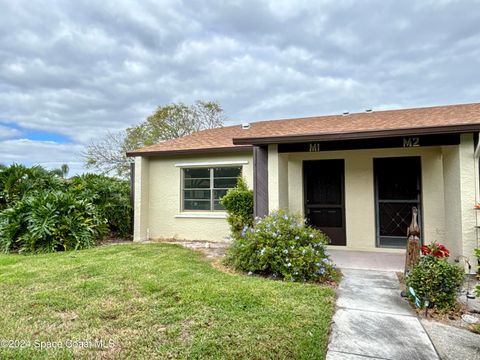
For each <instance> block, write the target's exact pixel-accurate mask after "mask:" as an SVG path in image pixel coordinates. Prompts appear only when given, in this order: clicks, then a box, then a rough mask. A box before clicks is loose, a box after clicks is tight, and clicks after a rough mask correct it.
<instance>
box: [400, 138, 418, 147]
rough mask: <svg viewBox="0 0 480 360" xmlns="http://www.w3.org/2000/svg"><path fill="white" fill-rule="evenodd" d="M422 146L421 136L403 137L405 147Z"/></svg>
mask: <svg viewBox="0 0 480 360" xmlns="http://www.w3.org/2000/svg"><path fill="white" fill-rule="evenodd" d="M416 146H420V138H419V137H404V138H403V147H416Z"/></svg>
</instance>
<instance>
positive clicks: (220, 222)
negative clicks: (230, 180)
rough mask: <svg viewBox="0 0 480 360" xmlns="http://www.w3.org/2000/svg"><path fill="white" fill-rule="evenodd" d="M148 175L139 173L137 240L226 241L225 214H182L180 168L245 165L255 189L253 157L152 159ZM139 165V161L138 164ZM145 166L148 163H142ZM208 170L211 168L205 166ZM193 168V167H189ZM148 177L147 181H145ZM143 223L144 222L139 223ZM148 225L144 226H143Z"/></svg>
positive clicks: (244, 173)
mask: <svg viewBox="0 0 480 360" xmlns="http://www.w3.org/2000/svg"><path fill="white" fill-rule="evenodd" d="M147 161H148V169H149V171H148V172H141V176H142V178H140V175H139V174H140V173H136V175H137V176H136V185H138V184H139V183H141V184H142V185H141V187H142V189H143V191H144V194H147V193H148V198H145V197H144V196H142V194H138V193H136V197H135V198H136V206H135V210H136V211H139V212H137V213H136V214H135V219H137V218H138V220H136V224H137V223H139V224H140V223H141V225H140V226H139V227H138V228H139V229H138V230H137V229H136V230H137V231H135V236H134V240H135V241H142V240H145V239H146V238H149V239H160V238H175V239H188V240H208V241H225V238H226V237H227V236H228V234H229V230H228V224H227V222H226V220H225V213H224V212H219V211H215V212H203V211H190V212H182V211H181V169H182V167H181V166H178V165H181V164H192V166H194V165H198V164H213V165H211V166H214V164H215V163H217V164H218V163H220V164H219V165H215V166H222V165H221V163H224V164H228V163H234V162H246V163H245V164H241V165H238V166H242V167H243V176H244V177H245V178H246V180H247V183H248V185H249V187H250V188H252V187H253V175H252V171H253V169H252V154H251V152H250V153H236V154H212V155H201V156H188V157H187V156H177V157H169V158H154V157H152V158H149V160H147ZM139 162H140V161H139ZM142 164H143V165H145V164H146V163H142ZM205 166H207V167H208V165H205ZM186 167H190V165H188V166H186ZM143 177H145V178H143ZM140 219H141V220H142V221H144V222H142V221H140ZM144 224H145V225H144Z"/></svg>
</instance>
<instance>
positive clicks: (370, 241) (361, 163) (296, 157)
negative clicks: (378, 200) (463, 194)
mask: <svg viewBox="0 0 480 360" xmlns="http://www.w3.org/2000/svg"><path fill="white" fill-rule="evenodd" d="M394 156H420V157H421V162H422V184H423V189H422V190H423V191H422V201H423V222H424V224H423V232H424V239H425V241H426V242H430V241H433V240H437V241H439V242H443V241H444V238H445V227H444V191H443V168H442V150H441V148H440V147H423V148H406V149H403V148H402V149H373V150H351V151H328V152H317V153H290V154H289V155H288V169H289V170H290V171H289V172H288V197H289V210H290V211H293V212H297V213H300V214H302V215H304V194H303V173H302V161H303V160H323V159H344V160H345V221H346V224H345V226H346V235H347V246H346V247H339V248H343V249H349V250H368V251H393V252H397V251H402V250H396V249H386V248H380V249H379V248H377V247H376V244H375V238H376V227H375V193H374V191H375V189H374V174H373V159H374V158H380V157H394ZM292 170H294V171H292Z"/></svg>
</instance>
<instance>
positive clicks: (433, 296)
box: [406, 255, 464, 309]
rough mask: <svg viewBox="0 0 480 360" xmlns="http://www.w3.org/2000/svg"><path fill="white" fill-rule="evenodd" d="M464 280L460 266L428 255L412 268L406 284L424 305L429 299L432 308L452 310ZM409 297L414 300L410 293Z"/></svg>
mask: <svg viewBox="0 0 480 360" xmlns="http://www.w3.org/2000/svg"><path fill="white" fill-rule="evenodd" d="M463 279H464V271H463V269H462V268H460V267H459V266H457V265H453V264H450V263H449V262H448V260H447V259H445V258H437V257H435V256H433V255H426V256H422V258H421V259H420V262H419V263H418V264H417V265H415V266H414V267H412V269H411V271H410V273H409V275H408V277H407V279H406V284H407V286H408V287H412V288H413V289H414V290H415V292H416V294H417V296H418V297H419V298H420V300H421V301H422V303H423V301H424V298H425V297H427V298H428V299H429V301H430V306H431V307H436V308H438V309H450V308H453V307H454V306H455V304H456V302H457V290H458V289H459V288H460V286H461V285H462V284H463ZM409 296H410V297H411V299H412V300H413V296H412V295H411V294H410V293H409Z"/></svg>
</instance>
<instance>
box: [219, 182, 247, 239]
mask: <svg viewBox="0 0 480 360" xmlns="http://www.w3.org/2000/svg"><path fill="white" fill-rule="evenodd" d="M220 203H221V204H222V205H223V207H224V208H225V210H226V211H227V214H228V216H227V221H228V224H229V225H230V231H231V232H232V236H233V238H236V237H238V236H239V235H240V234H241V232H242V229H243V228H244V227H245V226H252V225H253V191H252V190H249V189H248V186H247V184H246V182H245V180H244V179H243V177H239V178H238V180H237V186H236V187H234V188H233V189H229V190H228V191H227V193H226V194H225V196H223V197H222V198H221V199H220Z"/></svg>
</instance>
